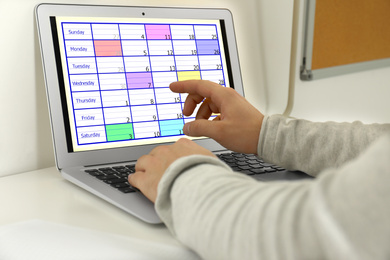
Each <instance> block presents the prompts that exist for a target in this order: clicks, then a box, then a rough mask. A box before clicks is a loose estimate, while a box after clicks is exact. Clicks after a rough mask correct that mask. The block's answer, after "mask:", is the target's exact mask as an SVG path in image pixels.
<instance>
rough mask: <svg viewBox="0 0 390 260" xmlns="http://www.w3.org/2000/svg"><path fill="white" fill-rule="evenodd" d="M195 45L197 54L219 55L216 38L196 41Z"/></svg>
mask: <svg viewBox="0 0 390 260" xmlns="http://www.w3.org/2000/svg"><path fill="white" fill-rule="evenodd" d="M196 47H197V50H198V54H199V55H219V45H218V41H216V40H199V41H196Z"/></svg>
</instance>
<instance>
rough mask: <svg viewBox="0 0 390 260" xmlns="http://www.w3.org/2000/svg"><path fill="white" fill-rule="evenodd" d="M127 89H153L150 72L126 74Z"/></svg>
mask: <svg viewBox="0 0 390 260" xmlns="http://www.w3.org/2000/svg"><path fill="white" fill-rule="evenodd" d="M126 79H127V88H128V89H139V88H153V79H152V73H151V72H138V73H126Z"/></svg>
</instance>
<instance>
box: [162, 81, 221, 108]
mask: <svg viewBox="0 0 390 260" xmlns="http://www.w3.org/2000/svg"><path fill="white" fill-rule="evenodd" d="M169 87H170V89H171V90H172V91H173V92H176V93H188V94H190V95H198V96H201V97H204V98H211V99H212V100H213V101H214V102H218V103H220V102H222V100H223V96H224V91H223V90H224V89H225V87H223V86H221V85H219V84H217V83H214V82H211V81H208V80H186V81H178V82H173V83H171V84H170V86H169Z"/></svg>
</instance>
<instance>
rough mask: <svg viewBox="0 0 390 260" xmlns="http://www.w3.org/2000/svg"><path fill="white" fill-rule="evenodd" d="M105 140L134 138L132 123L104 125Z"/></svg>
mask: <svg viewBox="0 0 390 260" xmlns="http://www.w3.org/2000/svg"><path fill="white" fill-rule="evenodd" d="M106 133H107V141H108V142H110V141H122V140H130V139H134V129H133V124H117V125H106Z"/></svg>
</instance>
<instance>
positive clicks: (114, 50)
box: [94, 40, 122, 57]
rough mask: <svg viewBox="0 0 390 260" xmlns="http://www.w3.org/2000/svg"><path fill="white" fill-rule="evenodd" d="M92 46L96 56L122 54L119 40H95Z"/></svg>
mask: <svg viewBox="0 0 390 260" xmlns="http://www.w3.org/2000/svg"><path fill="white" fill-rule="evenodd" d="M94 46H95V54H96V56H97V57H107V56H122V47H121V42H120V40H95V41H94Z"/></svg>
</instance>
